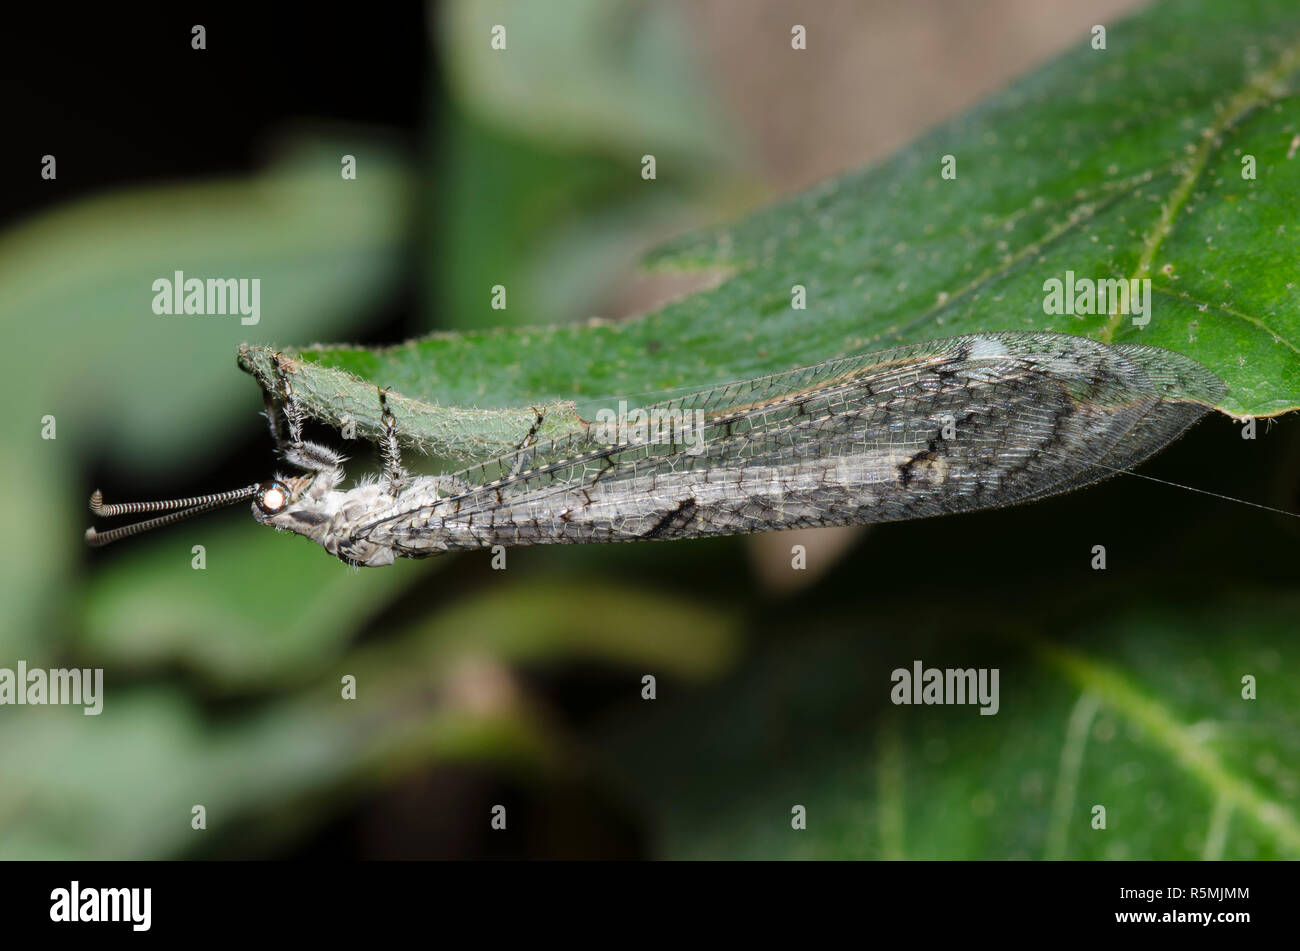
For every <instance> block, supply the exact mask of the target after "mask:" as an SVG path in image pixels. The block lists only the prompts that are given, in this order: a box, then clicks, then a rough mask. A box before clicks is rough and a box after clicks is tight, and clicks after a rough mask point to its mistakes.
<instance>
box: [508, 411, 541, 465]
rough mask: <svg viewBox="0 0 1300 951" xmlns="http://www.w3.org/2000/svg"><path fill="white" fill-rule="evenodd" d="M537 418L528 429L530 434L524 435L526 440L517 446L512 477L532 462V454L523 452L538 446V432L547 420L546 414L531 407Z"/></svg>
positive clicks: (520, 441) (522, 440)
mask: <svg viewBox="0 0 1300 951" xmlns="http://www.w3.org/2000/svg"><path fill="white" fill-rule="evenodd" d="M531 409H532V411H533V413H534V414H536V416H537V418H536V419H535V420H533V425H532V426H530V427H528V432H526V433H524V438H523V439H521V440H519V445H517V446H515V452H516V453H517V455H516V456H515V461H514V465H512V466H511V467H510V475H512V476H515V475H518V474H519V473H520V472H521V471H523V469H524V468H525V464H526V463H528V462H530V461H532V458H533V456H532V454H531V453H527V452H523V450H524V449H531V448H532V447H533V446H535V445H537V431H538V430H539V429H541V428H542V420H543V419H545V418H546V413H545V412H544V411H543V410H540V409H538V408H537V407H536V406H533V407H531Z"/></svg>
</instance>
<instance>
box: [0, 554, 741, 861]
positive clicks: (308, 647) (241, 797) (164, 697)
mask: <svg viewBox="0 0 1300 951" xmlns="http://www.w3.org/2000/svg"><path fill="white" fill-rule="evenodd" d="M267 538H268V540H269V541H270V542H271V543H273V544H272V545H268V546H267V551H266V552H264V553H258V558H256V559H254V560H253V563H251V564H249V565H247V566H243V567H232V568H230V569H228V570H227V571H225V572H222V573H221V574H225V575H226V577H225V578H221V577H220V575H218V576H217V577H214V578H213V579H212V580H210V581H206V582H205V581H199V580H192V581H189V582H186V581H185V580H184V579H183V578H179V577H177V573H178V571H180V570H182V569H179V568H168V567H167V566H166V565H159V566H158V570H157V572H156V573H157V576H158V581H157V584H156V585H155V586H153V587H145V588H142V589H140V590H138V591H134V592H131V593H129V594H124V593H123V592H121V591H119V590H118V587H117V585H116V584H115V582H114V580H113V579H112V578H109V579H106V580H105V581H104V582H103V583H102V585H101V590H99V591H97V592H96V593H95V594H93V595H92V597H91V604H90V606H89V608H88V611H87V616H88V624H89V630H90V632H91V633H90V638H91V644H90V646H91V647H92V648H94V656H95V657H97V658H101V659H103V660H111V661H112V662H113V663H112V664H111V665H107V670H106V679H105V687H104V692H103V704H104V706H103V711H102V712H101V713H100V714H99V715H98V716H84V715H83V713H82V711H81V709H80V708H79V707H75V706H73V707H67V706H64V707H50V706H23V707H10V708H7V715H6V716H5V717H4V718H3V719H2V720H0V749H3V750H4V752H5V757H6V761H8V762H14V763H22V764H24V766H23V769H21V770H16V771H13V772H10V773H7V774H6V776H5V782H3V783H0V817H3V822H0V856H3V857H5V858H41V859H52V858H118V859H121V858H157V857H159V856H174V855H177V854H180V853H184V852H185V851H187V850H192V849H195V848H198V847H199V843H198V841H197V840H196V833H195V832H194V831H192V830H191V828H190V810H191V808H192V807H193V806H194V804H196V803H197V804H202V805H204V806H205V807H206V809H207V815H208V831H207V832H206V833H204V835H206V836H210V837H213V838H215V839H218V840H221V839H222V838H223V837H226V836H239V835H241V834H246V833H247V830H248V827H249V824H250V823H256V822H257V821H258V820H259V819H266V817H267V816H268V815H271V814H273V815H274V820H273V821H270V820H268V821H267V825H266V832H267V834H268V835H273V836H274V837H276V838H277V839H280V840H283V839H291V838H292V837H293V836H294V835H297V834H300V833H301V832H302V831H303V830H305V829H310V828H311V827H312V826H314V825H316V824H318V823H319V822H320V821H322V820H323V819H324V818H325V817H327V816H329V815H330V814H331V813H333V812H335V811H337V810H338V809H340V808H341V804H342V803H344V802H346V801H348V800H349V799H351V798H352V797H355V796H356V795H358V794H360V793H363V792H365V791H367V790H369V789H372V788H374V787H376V786H381V785H383V784H385V783H389V782H392V781H393V780H394V778H395V777H398V776H401V775H403V774H404V773H406V772H409V771H411V770H414V769H418V768H421V767H423V766H427V765H428V764H430V763H440V762H447V761H453V760H454V761H464V760H479V761H487V762H493V763H496V764H497V765H499V766H503V767H505V768H524V769H528V768H537V767H542V768H545V767H546V765H547V764H548V763H551V762H560V763H563V762H564V757H565V756H566V755H568V754H567V753H566V751H565V750H564V748H563V747H564V744H563V742H562V740H561V738H560V737H559V735H558V734H557V733H556V730H555V728H554V725H553V724H552V723H551V722H550V720H549V718H547V717H544V716H539V715H538V711H537V710H536V709H535V708H534V707H533V706H532V704H531V702H530V700H529V698H528V697H527V695H526V694H525V693H524V691H523V690H522V689H521V688H520V687H519V685H518V684H516V683H515V681H514V679H513V678H512V676H511V674H510V673H509V671H508V670H507V668H506V665H507V664H508V663H510V662H512V661H513V662H517V663H520V664H533V665H537V664H544V663H548V662H555V661H562V660H565V659H571V658H574V657H582V658H590V659H593V660H597V661H603V662H606V663H610V664H614V665H618V666H619V667H620V668H622V669H625V670H626V671H627V682H628V684H629V690H630V691H636V690H638V689H639V684H640V678H641V676H642V674H643V671H645V670H653V671H655V672H657V673H659V674H676V675H678V676H680V677H682V678H687V679H690V678H702V677H706V676H709V675H711V674H713V673H715V672H716V671H718V670H719V669H720V668H722V667H724V666H725V665H727V664H728V663H729V662H730V661H731V659H732V658H733V657H734V655H735V652H736V650H737V648H738V646H739V640H738V636H737V634H738V626H737V623H736V619H735V618H734V617H733V616H731V615H729V614H728V613H727V612H725V611H721V610H718V609H716V608H711V607H708V606H706V605H701V604H698V603H695V602H693V601H690V600H688V599H677V598H671V597H665V596H663V595H662V594H660V593H658V592H656V593H654V594H653V595H650V594H646V593H643V592H641V591H637V590H635V589H634V588H630V587H619V586H615V585H610V586H605V587H601V588H599V589H595V590H593V588H592V586H591V585H589V584H585V583H584V584H581V585H578V584H572V583H564V582H552V583H536V582H532V583H527V582H526V583H522V584H520V583H512V582H510V581H502V582H500V583H499V584H498V585H494V586H491V587H490V588H485V589H483V590H482V591H480V592H477V593H475V594H472V595H470V596H469V597H467V598H465V599H463V600H460V601H458V602H456V603H454V604H453V605H452V606H451V607H450V608H448V609H445V610H442V611H438V612H436V613H434V614H432V615H430V616H429V617H426V618H423V619H421V620H417V621H414V622H411V623H409V624H408V625H406V626H405V627H404V628H403V629H402V630H400V631H397V632H395V633H394V634H392V635H391V636H390V637H388V638H386V639H384V640H382V641H379V642H377V643H373V644H371V645H370V646H365V647H361V648H356V649H353V650H351V651H348V652H346V653H344V652H342V651H341V650H340V645H339V643H338V635H339V634H341V633H346V632H348V631H350V630H353V629H355V627H356V621H357V617H358V615H359V614H362V613H364V612H365V610H366V609H368V608H369V607H371V606H373V603H374V601H375V598H376V597H379V596H382V595H383V593H385V592H387V591H391V590H392V583H391V582H386V581H382V579H377V576H378V575H380V574H387V573H386V572H368V573H366V574H364V575H361V576H358V575H357V574H356V573H355V572H353V573H351V575H350V577H346V578H340V577H339V576H340V575H343V574H345V572H344V570H343V569H341V568H340V566H338V565H337V564H332V563H331V562H329V561H328V560H325V559H321V558H320V557H319V552H314V551H309V550H308V546H306V545H303V546H302V550H303V552H304V553H305V554H308V555H311V556H312V558H311V562H313V563H315V564H316V565H324V566H325V568H326V569H329V570H331V572H332V575H333V577H334V578H335V579H336V580H335V581H334V583H333V588H334V589H335V590H333V591H326V592H324V593H323V594H321V595H319V597H320V598H321V601H320V603H319V604H315V605H306V604H303V603H301V602H300V601H299V600H298V599H297V598H296V597H295V596H294V590H293V588H292V585H293V584H295V583H297V582H298V581H299V580H301V578H302V577H303V575H304V574H307V575H309V574H310V571H311V569H312V565H311V564H309V563H308V562H307V561H306V560H304V561H303V562H302V563H301V564H299V563H298V562H297V561H296V559H294V558H293V556H291V555H290V554H289V551H288V549H285V548H284V547H283V544H284V543H285V542H286V541H287V540H286V539H283V538H274V537H272V536H270V535H269V534H268V536H267ZM277 543H278V544H277ZM223 548H224V546H223V545H221V544H215V545H214V546H213V553H212V557H213V561H214V562H215V561H216V560H217V557H219V556H220V554H222V553H223ZM272 548H274V551H272V550H271V549H272ZM262 556H265V557H264V558H263V557H262ZM173 561H174V560H173ZM271 561H274V562H275V563H276V565H277V566H283V567H281V568H270V567H269V565H270V562H271ZM172 563H173V562H168V564H172ZM183 570H185V571H188V570H189V569H188V568H184V569H183ZM211 570H212V569H211V568H210V569H209V571H211ZM322 570H324V569H322ZM138 574H139V572H138V571H135V570H131V571H130V572H129V575H130V576H133V577H134V576H138ZM190 574H191V576H203V575H204V574H205V572H190ZM259 575H260V576H263V577H265V576H266V575H273V576H275V578H276V580H277V581H278V582H280V583H279V584H276V585H271V584H267V585H266V586H265V590H261V591H259V590H257V588H258V583H257V580H256V579H257V578H258V577H259ZM232 576H238V578H239V581H240V583H241V585H242V588H241V589H232V588H231V587H230V586H229V582H230V580H231V577H232ZM426 577H427V572H426ZM374 580H381V582H382V583H381V585H380V587H379V588H378V589H376V588H374V585H373V581H374ZM218 581H220V582H221V584H220V587H219V588H218ZM502 585H504V588H503V587H502ZM173 587H175V588H176V589H177V590H175V591H170V593H169V590H170V588H173ZM231 590H243V591H245V592H246V594H252V595H253V597H251V598H247V600H248V601H249V603H247V604H243V603H241V604H234V605H228V606H227V607H226V608H225V609H224V610H222V609H221V608H218V607H216V606H214V604H213V599H214V598H216V597H219V595H220V592H221V591H224V592H227V595H228V593H229V592H230V591H231ZM153 597H161V598H162V599H163V600H162V603H161V604H159V605H158V606H157V608H156V610H157V612H158V613H157V616H153V615H151V614H150V613H149V609H150V606H151V598H153ZM186 598H188V599H190V601H191V603H192V608H191V610H193V612H194V614H195V618H194V620H193V622H192V624H191V627H192V628H193V629H194V631H195V632H204V633H206V634H207V635H208V636H212V635H224V636H225V637H227V638H228V639H229V641H230V643H228V644H224V645H223V644H200V643H199V642H198V640H197V637H196V636H193V635H192V633H191V631H190V630H189V629H188V628H187V627H186V626H185V619H184V616H183V612H181V611H179V610H178V608H179V605H180V603H181V602H182V601H184V599H186ZM276 598H278V600H279V605H278V608H277V609H272V607H271V604H272V602H273V600H274V599H276ZM286 604H287V605H289V606H291V608H292V611H293V612H303V614H304V616H302V617H300V618H294V617H288V616H286V615H287V614H290V613H292V612H290V611H288V610H286ZM259 614H264V615H265V617H264V618H262V619H261V620H259V619H258V616H259ZM336 615H337V616H336ZM611 617H618V618H619V622H618V623H617V624H611V623H609V619H610V618H611ZM133 625H140V626H141V627H142V630H141V631H139V632H133V630H132V628H133ZM242 625H247V626H249V628H250V629H249V630H247V631H245V630H241V629H240V627H241V626H242ZM259 639H262V640H265V641H268V642H271V643H267V644H265V645H264V646H261V647H258V646H255V645H254V643H253V642H254V641H256V640H259ZM279 640H282V641H284V643H275V642H276V641H279ZM313 645H314V648H315V651H313ZM160 661H181V662H184V663H187V664H191V665H194V664H195V663H196V662H198V666H200V667H202V666H204V665H206V666H208V667H211V668H215V671H216V672H217V673H218V674H220V675H222V676H224V678H225V679H226V681H227V682H230V683H234V684H236V685H238V686H242V687H247V686H250V685H253V684H254V683H255V682H256V681H259V680H261V681H264V683H262V684H260V685H261V686H268V687H270V686H275V687H277V688H278V689H276V690H275V692H274V693H273V694H272V695H271V699H270V700H269V701H268V702H264V703H257V702H256V701H254V700H249V701H247V702H244V703H241V704H240V706H239V708H238V710H237V711H235V712H233V713H231V714H230V715H227V716H214V715H211V714H209V713H206V712H205V711H204V709H203V708H202V707H201V706H200V705H199V704H198V703H197V702H196V701H195V699H194V698H193V697H191V696H186V695H182V694H180V693H179V692H177V691H176V690H175V689H171V688H168V689H158V688H156V687H153V686H141V685H139V684H138V683H134V684H133V683H132V682H131V678H132V675H138V674H139V673H141V672H142V667H143V666H145V665H146V662H148V663H152V664H154V665H156V664H158V663H159V662H160ZM241 663H247V664H250V665H252V667H253V670H252V671H242V670H240V669H239V665H240V664H241ZM86 664H87V666H89V665H90V662H89V661H86ZM297 664H301V665H302V666H301V667H300V668H298V669H295V665H297ZM277 674H278V675H279V676H280V677H281V679H282V681H284V682H283V683H281V684H272V683H270V682H269V681H270V680H271V679H272V678H273V677H274V676H275V675H277ZM345 675H351V676H352V677H355V678H356V680H355V684H356V690H357V693H356V699H355V700H345V699H343V698H342V697H341V678H342V677H343V676H345ZM289 687H297V688H298V689H297V690H293V691H290V690H287V689H286V688H289ZM570 768H571V764H570ZM88 779H89V781H88ZM248 848H249V849H265V848H267V841H265V839H263V838H257V839H255V840H254V841H253V842H251V843H249V845H248ZM244 854H247V852H245V853H244Z"/></svg>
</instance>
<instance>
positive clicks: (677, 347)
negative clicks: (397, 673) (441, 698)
mask: <svg viewBox="0 0 1300 951" xmlns="http://www.w3.org/2000/svg"><path fill="white" fill-rule="evenodd" d="M1298 84H1300V8H1298V7H1297V6H1296V5H1295V4H1294V3H1292V2H1290V0H1256V2H1249V3H1234V4H1232V5H1230V6H1228V7H1225V6H1224V5H1223V4H1221V3H1218V2H1210V0H1199V2H1196V0H1193V2H1166V3H1162V4H1157V5H1155V6H1153V7H1151V8H1149V9H1147V10H1145V11H1142V12H1140V13H1139V14H1137V15H1136V16H1134V17H1132V18H1131V19H1128V20H1125V21H1123V22H1120V23H1116V24H1113V25H1111V26H1110V29H1109V31H1108V48H1107V49H1105V50H1096V49H1093V48H1092V47H1091V45H1090V44H1089V43H1088V39H1087V37H1081V38H1080V40H1079V42H1078V44H1077V46H1076V48H1075V49H1074V50H1073V51H1071V52H1068V53H1066V54H1065V55H1064V56H1062V57H1061V58H1059V59H1058V60H1056V61H1055V62H1053V63H1051V64H1049V65H1048V66H1046V67H1044V68H1043V69H1041V70H1039V71H1038V72H1036V73H1034V74H1033V75H1031V76H1029V77H1027V78H1026V79H1023V80H1021V81H1020V82H1018V83H1016V84H1015V85H1013V86H1011V87H1010V88H1009V89H1007V90H1005V91H1003V92H1002V93H1000V94H998V95H996V96H994V97H993V98H991V99H990V100H988V101H986V102H985V103H983V104H981V105H980V106H978V107H977V108H975V109H974V110H972V111H971V112H970V113H968V114H967V115H965V116H962V117H960V118H958V119H956V120H953V121H952V122H949V123H948V124H946V125H944V126H942V127H940V128H938V129H936V130H934V131H933V132H931V133H930V134H928V135H926V136H925V137H923V138H922V139H921V140H919V141H918V142H916V143H914V144H913V145H912V146H910V147H908V148H907V149H905V150H904V151H903V152H901V153H899V154H898V155H896V156H894V157H893V158H891V159H889V160H887V161H885V162H883V163H882V164H880V165H878V166H875V167H873V168H869V169H866V170H864V171H861V172H857V173H854V174H850V175H847V176H845V177H843V178H840V179H838V180H834V181H830V182H827V183H824V184H823V185H821V186H819V187H816V188H814V189H812V190H810V191H808V192H806V193H804V194H802V195H798V196H795V197H794V198H791V199H788V200H786V201H783V202H781V203H779V204H777V205H774V206H772V207H769V208H766V209H763V210H760V211H758V212H756V213H754V214H752V215H751V216H750V217H748V218H746V219H745V220H743V221H740V222H738V223H736V224H734V225H730V226H727V227H723V228H718V229H714V230H710V231H706V232H704V233H702V234H697V235H692V236H689V237H686V238H683V239H681V240H678V241H676V242H673V243H672V244H671V245H669V246H668V247H666V248H664V249H663V250H662V251H660V252H659V253H658V254H657V255H655V256H654V257H653V258H652V260H651V262H650V263H651V264H652V266H654V267H657V268H672V269H681V268H711V269H725V270H726V272H727V273H728V275H729V276H728V278H727V279H726V280H725V281H723V282H722V283H721V284H720V285H719V286H717V287H716V288H714V289H712V290H710V291H706V292H703V293H697V294H694V295H692V296H690V297H688V298H685V299H683V300H680V301H677V302H675V303H672V304H669V305H668V306H665V307H663V308H662V309H660V310H658V311H657V312H655V313H653V314H650V315H647V316H645V317H642V318H640V319H636V320H631V321H627V322H624V323H601V322H593V323H590V324H587V325H584V326H580V327H572V326H571V327H560V328H542V329H511V330H502V331H496V332H473V333H464V334H436V335H434V336H432V337H429V338H425V339H422V340H418V341H414V342H411V343H407V344H403V345H400V346H396V347H390V348H384V349H381V350H364V349H358V348H353V347H341V346H340V347H318V348H312V349H308V350H293V351H289V352H290V353H291V355H293V356H295V357H297V358H299V359H301V361H302V363H301V365H300V366H299V367H298V371H299V373H300V374H301V376H302V378H303V380H304V382H306V381H308V380H311V379H313V378H315V379H318V380H319V381H320V382H319V384H318V389H319V391H320V395H321V404H320V405H319V406H317V407H314V408H316V409H318V410H320V409H322V408H323V406H324V402H323V401H324V399H325V398H326V397H327V396H328V394H329V393H331V392H332V391H333V389H334V388H336V387H339V386H340V384H339V382H338V381H339V378H338V377H336V376H327V375H326V371H330V372H332V373H345V374H350V375H352V376H355V377H356V378H358V379H359V380H361V381H365V383H367V384H369V385H370V386H371V387H373V386H374V385H384V386H388V385H391V386H393V387H394V389H395V390H396V391H398V392H400V393H401V394H403V395H404V396H405V397H408V398H410V399H411V400H413V401H416V402H418V403H420V404H422V405H420V406H418V407H415V406H412V407H410V411H411V412H412V413H413V414H414V415H415V416H418V417H419V418H420V422H418V423H415V424H414V427H415V428H414V429H413V430H412V432H411V433H410V434H408V436H409V438H411V440H412V441H415V442H420V441H424V442H426V443H427V444H430V447H431V448H432V450H433V451H435V452H441V451H443V450H444V449H445V450H448V451H453V450H454V451H461V452H463V451H464V449H465V446H466V444H469V443H473V442H474V441H475V440H478V439H482V441H483V443H484V445H488V444H490V445H492V446H499V445H500V443H501V439H500V432H499V430H500V418H499V417H497V416H494V415H492V414H484V415H482V416H481V417H478V416H470V417H468V418H467V417H464V416H456V415H455V413H456V412H458V411H459V410H461V409H464V408H470V407H476V408H480V409H490V410H496V409H500V408H503V407H514V408H519V407H522V406H526V405H529V404H534V403H535V404H539V405H540V404H542V403H547V402H553V401H555V400H561V399H579V400H589V401H595V400H610V399H618V398H625V397H626V398H636V397H637V396H639V395H643V394H646V393H650V392H654V391H659V390H664V389H667V388H677V387H684V386H689V387H701V386H703V385H707V384H711V383H717V382H722V381H727V380H735V379H744V378H748V377H752V376H756V375H759V374H762V373H768V372H773V371H776V370H780V369H784V368H788V367H790V366H794V365H799V364H806V363H814V362H818V361H821V360H825V359H829V358H831V357H833V356H836V355H840V354H845V353H850V352H856V351H863V350H871V349H883V348H884V347H886V346H889V345H892V344H894V343H898V342H916V341H921V340H927V339H932V338H936V337H944V336H950V335H955V334H961V333H968V332H976V331H993V330H1059V331H1066V332H1073V333H1079V334H1083V335H1087V336H1091V337H1094V338H1096V339H1099V340H1103V341H1125V342H1140V343H1145V344H1154V345H1159V346H1164V347H1167V348H1169V349H1172V350H1176V351H1178V352H1180V353H1184V354H1186V355H1188V356H1190V357H1192V358H1194V359H1196V360H1198V361H1199V362H1201V363H1202V364H1204V365H1205V366H1207V367H1208V368H1210V369H1211V370H1213V371H1214V372H1215V373H1216V374H1217V375H1218V376H1220V377H1221V378H1222V379H1223V380H1225V381H1226V382H1227V383H1228V384H1229V387H1230V391H1229V393H1228V394H1227V396H1226V397H1225V398H1224V399H1223V400H1222V402H1221V404H1220V407H1219V408H1220V409H1222V410H1224V411H1226V412H1231V413H1238V414H1241V413H1251V414H1254V415H1265V414H1276V413H1282V412H1286V411H1288V410H1291V409H1294V408H1296V407H1297V406H1300V349H1298V346H1300V287H1297V281H1296V279H1295V268H1294V264H1295V261H1296V259H1297V256H1298V255H1300V228H1298V227H1297V226H1296V224H1295V222H1296V220H1297V218H1300V157H1297V149H1296V146H1295V137H1296V136H1297V134H1300V110H1297V109H1296V105H1295V104H1296V101H1297V100H1296V91H1297V86H1298ZM945 155H951V156H953V157H954V158H955V160H956V169H957V177H956V179H954V180H946V179H943V178H941V176H940V171H941V163H942V160H943V157H944V156H945ZM1247 155H1251V156H1253V157H1254V158H1255V161H1256V166H1257V177H1256V178H1255V179H1246V178H1243V177H1242V172H1243V164H1242V160H1243V158H1245V157H1246V156H1247ZM1067 271H1073V272H1075V274H1076V275H1078V276H1081V277H1090V278H1093V279H1104V278H1150V280H1151V282H1152V293H1153V302H1152V309H1151V322H1150V324H1149V325H1148V326H1146V327H1145V328H1142V327H1139V326H1135V325H1134V324H1133V323H1132V320H1131V319H1130V318H1129V317H1126V316H1124V315H1119V314H1116V315H1111V314H1110V313H1108V312H1107V313H1101V314H1098V315H1095V316H1059V315H1049V314H1047V313H1045V312H1044V298H1045V296H1046V295H1045V291H1044V282H1045V281H1047V280H1049V279H1052V278H1063V277H1064V276H1065V274H1066V272H1067ZM796 284H801V285H803V286H805V287H806V288H807V292H808V306H807V309H806V310H793V309H792V308H791V288H792V286H793V285H796ZM241 362H242V363H243V365H244V367H245V369H249V370H251V371H253V372H255V373H258V374H260V375H262V376H265V361H264V360H263V359H262V358H261V357H260V356H259V354H258V351H256V350H254V351H252V352H250V353H246V354H245V355H244V357H243V358H242V361H241ZM369 418H373V419H377V411H376V409H371V410H369ZM524 419H526V417H523V418H521V419H520V420H519V421H518V422H517V423H515V424H514V429H513V432H512V434H513V435H514V436H518V437H520V438H522V436H523V434H524V433H525V432H526V431H527V428H526V427H524V428H522V429H521V428H520V427H521V426H524ZM434 421H437V422H436V424H435V422H434ZM367 425H369V424H367ZM451 431H455V437H454V438H448V437H447V436H446V433H448V432H451ZM368 433H369V430H368Z"/></svg>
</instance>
